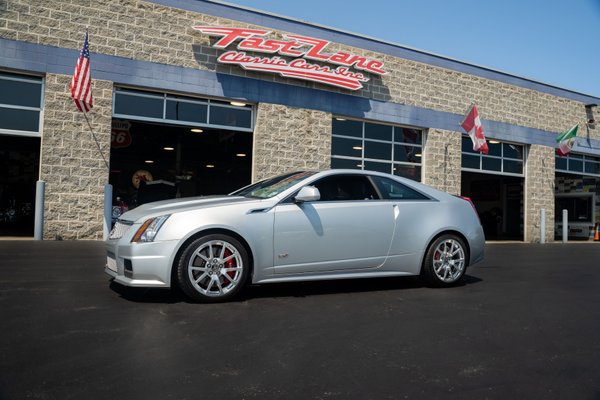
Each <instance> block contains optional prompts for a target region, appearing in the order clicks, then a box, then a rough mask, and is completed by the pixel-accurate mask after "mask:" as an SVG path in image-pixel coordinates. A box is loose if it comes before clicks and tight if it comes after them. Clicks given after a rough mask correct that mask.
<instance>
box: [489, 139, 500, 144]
mask: <svg viewBox="0 0 600 400" xmlns="http://www.w3.org/2000/svg"><path fill="white" fill-rule="evenodd" d="M489 143H490V144H499V143H500V142H499V141H497V140H493V139H490V140H489Z"/></svg>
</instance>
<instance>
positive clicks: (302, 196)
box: [294, 186, 321, 203]
mask: <svg viewBox="0 0 600 400" xmlns="http://www.w3.org/2000/svg"><path fill="white" fill-rule="evenodd" d="M320 198H321V193H319V189H317V188H316V187H314V186H304V187H303V188H302V189H300V191H299V192H298V194H297V195H296V197H294V201H295V202H296V203H304V202H307V201H317V200H319V199H320Z"/></svg>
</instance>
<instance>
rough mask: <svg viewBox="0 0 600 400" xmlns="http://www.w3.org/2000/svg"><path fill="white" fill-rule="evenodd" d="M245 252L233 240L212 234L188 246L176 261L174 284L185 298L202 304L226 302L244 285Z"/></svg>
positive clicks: (226, 236)
mask: <svg viewBox="0 0 600 400" xmlns="http://www.w3.org/2000/svg"><path fill="white" fill-rule="evenodd" d="M249 267H250V265H249V261H248V252H247V251H246V248H245V247H244V246H243V245H242V244H241V243H240V242H239V241H238V240H236V239H235V238H233V237H231V236H228V235H221V234H213V235H206V236H203V237H200V238H198V239H196V240H194V241H192V242H191V243H190V244H188V245H187V246H186V247H185V249H184V250H183V252H182V253H181V256H180V257H179V260H178V261H177V281H178V283H179V287H180V288H181V290H182V291H183V293H185V294H186V295H187V296H188V297H190V298H191V299H193V300H196V301H201V302H205V303H215V302H221V301H227V300H229V299H231V298H232V297H234V296H235V295H236V294H237V293H238V292H239V291H240V290H241V289H242V287H243V286H244V284H245V283H246V279H247V277H248V270H249Z"/></svg>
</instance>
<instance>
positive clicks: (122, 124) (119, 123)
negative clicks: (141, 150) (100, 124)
mask: <svg viewBox="0 0 600 400" xmlns="http://www.w3.org/2000/svg"><path fill="white" fill-rule="evenodd" d="M130 128H131V123H130V122H129V121H123V120H120V119H113V121H112V130H111V132H110V147H112V148H113V149H118V148H122V147H129V145H131V133H129V129H130Z"/></svg>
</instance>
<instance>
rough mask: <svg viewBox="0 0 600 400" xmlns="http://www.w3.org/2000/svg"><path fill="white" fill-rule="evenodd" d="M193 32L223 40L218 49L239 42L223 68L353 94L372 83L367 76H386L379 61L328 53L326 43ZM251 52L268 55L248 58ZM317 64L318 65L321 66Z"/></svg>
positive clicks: (252, 32)
mask: <svg viewBox="0 0 600 400" xmlns="http://www.w3.org/2000/svg"><path fill="white" fill-rule="evenodd" d="M193 28H194V29H195V30H197V31H200V32H202V33H205V34H207V35H210V36H217V37H220V39H219V40H217V41H216V42H215V44H213V47H215V48H218V49H226V48H227V47H229V46H231V45H233V44H234V43H236V42H237V47H236V50H229V51H225V52H224V53H223V54H221V55H220V56H219V57H218V59H217V60H218V62H220V63H223V64H233V65H239V66H240V67H242V68H244V69H246V70H251V71H260V72H268V73H274V74H279V75H281V76H283V77H286V78H294V79H303V80H308V81H314V82H319V83H323V84H326V85H332V86H336V87H341V88H345V89H350V90H358V89H360V88H362V87H363V85H362V84H363V83H364V82H367V81H369V78H368V77H367V76H365V74H364V73H370V74H377V75H384V74H385V73H386V72H385V70H384V69H383V63H382V62H381V61H379V60H372V59H369V58H366V57H363V56H358V55H354V54H349V53H346V52H343V51H339V52H337V53H333V54H331V53H326V52H325V48H326V47H327V45H329V44H330V43H331V42H328V41H326V40H321V39H315V38H311V37H308V36H300V35H289V34H288V35H284V40H276V39H268V38H266V37H265V36H267V35H268V34H270V33H271V31H266V30H262V29H245V28H229V27H220V26H193ZM247 51H249V52H253V53H265V54H268V55H267V56H255V55H248V54H247V53H246V52H247ZM270 54H279V55H281V56H285V57H286V58H281V57H279V56H278V55H270ZM313 61H318V62H319V64H317V63H314V62H313ZM320 63H327V64H333V65H321V64H320Z"/></svg>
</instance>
